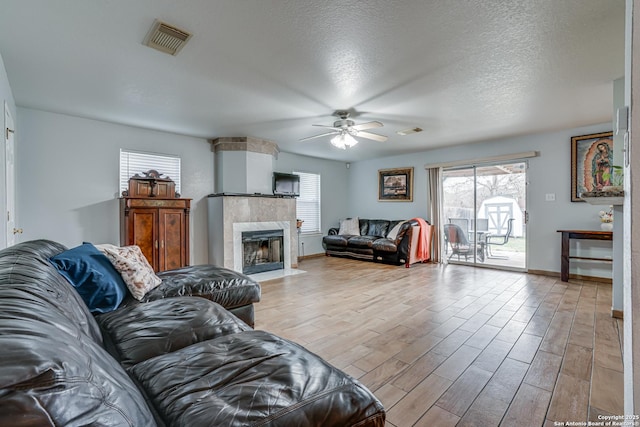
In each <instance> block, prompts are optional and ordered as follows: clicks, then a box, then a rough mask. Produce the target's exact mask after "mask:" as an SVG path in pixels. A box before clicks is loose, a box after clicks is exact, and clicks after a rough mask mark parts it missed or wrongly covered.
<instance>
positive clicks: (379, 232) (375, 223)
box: [367, 219, 390, 237]
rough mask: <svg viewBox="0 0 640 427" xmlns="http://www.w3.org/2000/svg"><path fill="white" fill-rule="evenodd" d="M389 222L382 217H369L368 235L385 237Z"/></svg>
mask: <svg viewBox="0 0 640 427" xmlns="http://www.w3.org/2000/svg"><path fill="white" fill-rule="evenodd" d="M389 222H390V221H387V220H384V219H370V220H369V230H368V231H367V235H368V236H376V237H385V236H386V235H387V233H388V232H389V230H390V229H389Z"/></svg>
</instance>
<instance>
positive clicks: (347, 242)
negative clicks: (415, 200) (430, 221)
mask: <svg viewBox="0 0 640 427" xmlns="http://www.w3.org/2000/svg"><path fill="white" fill-rule="evenodd" d="M402 221H403V220H395V221H389V220H386V219H364V218H360V219H359V220H358V223H359V226H360V235H359V236H355V235H341V234H338V233H339V230H340V229H339V228H330V229H329V234H328V235H327V236H324V237H323V238H322V245H323V246H324V249H325V254H326V255H333V256H344V257H349V258H357V259H364V260H367V261H380V262H386V263H392V264H405V265H406V266H407V267H408V266H409V264H410V263H411V260H412V258H413V257H412V256H411V250H412V249H413V250H415V245H413V246H412V243H414V242H413V241H414V240H415V239H413V237H417V234H416V235H415V236H414V227H419V225H418V222H417V221H415V220H413V219H412V220H408V221H405V222H404V223H403V224H402V225H401V226H400V230H399V232H398V234H397V236H396V238H395V239H388V238H387V234H388V233H389V231H391V229H393V227H394V226H395V225H396V224H398V223H400V222H402Z"/></svg>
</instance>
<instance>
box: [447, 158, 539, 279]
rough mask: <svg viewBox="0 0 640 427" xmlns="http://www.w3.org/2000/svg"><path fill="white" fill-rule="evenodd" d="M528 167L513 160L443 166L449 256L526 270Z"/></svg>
mask: <svg viewBox="0 0 640 427" xmlns="http://www.w3.org/2000/svg"><path fill="white" fill-rule="evenodd" d="M526 166H527V165H526V163H525V162H515V163H503V164H492V165H472V166H465V167H459V168H451V169H445V170H444V171H443V174H442V189H443V204H442V206H443V212H442V221H443V224H444V225H443V230H442V232H443V236H444V242H443V244H444V251H443V252H444V258H445V259H448V261H449V262H452V263H462V264H472V265H484V266H492V267H501V268H509V269H516V270H524V269H526V246H527V245H526V182H527V180H526V169H527V167H526Z"/></svg>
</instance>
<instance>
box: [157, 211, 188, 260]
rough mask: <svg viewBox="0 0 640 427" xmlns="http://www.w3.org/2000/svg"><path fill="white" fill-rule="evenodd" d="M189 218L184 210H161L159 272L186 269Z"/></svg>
mask: <svg viewBox="0 0 640 427" xmlns="http://www.w3.org/2000/svg"><path fill="white" fill-rule="evenodd" d="M186 221H187V217H186V214H185V211H184V209H160V210H159V211H158V234H159V240H160V251H159V256H158V268H159V270H158V271H164V270H171V269H174V268H180V267H184V266H185V265H187V263H188V261H187V260H188V259H189V255H188V253H187V250H188V249H187V248H188V240H187V232H188V227H187V226H186Z"/></svg>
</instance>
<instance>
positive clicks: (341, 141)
mask: <svg viewBox="0 0 640 427" xmlns="http://www.w3.org/2000/svg"><path fill="white" fill-rule="evenodd" d="M334 116H338V117H340V120H336V121H335V122H333V126H328V125H313V126H319V127H323V128H329V129H332V130H331V132H326V133H321V134H320V135H314V136H309V137H307V138H302V139H301V140H300V141H307V140H310V139H315V138H321V137H323V136H329V135H335V136H334V137H333V138H331V144H332V145H334V146H335V147H338V148H341V149H343V150H345V149H346V148H347V147H353V146H354V145H356V144H357V143H358V140H357V139H355V137H360V138H367V139H372V140H374V141H380V142H384V141H386V140H387V137H386V136H384V135H378V134H377V133H371V132H364V131H365V130H366V129H373V128H379V127H382V126H383V124H382V123H380V122H378V121H372V122H366V123H360V124H358V125H357V124H355V122H354V121H353V120H350V119H349V112H348V111H336V112H335V113H334Z"/></svg>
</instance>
